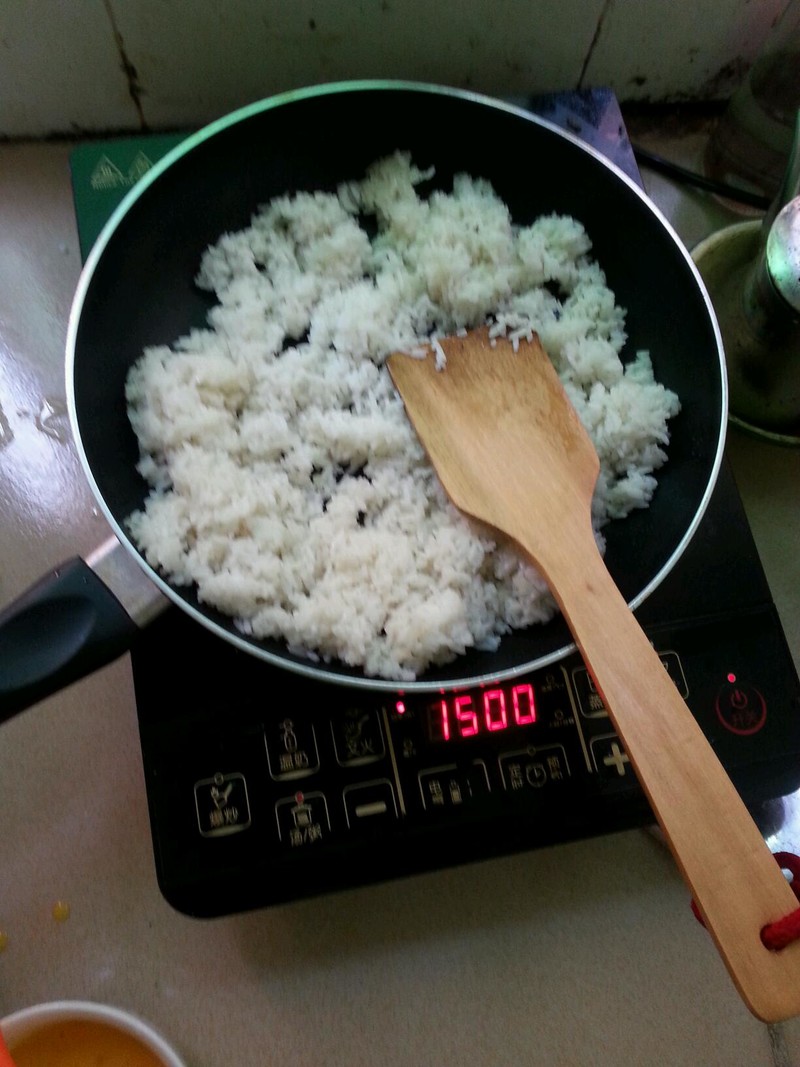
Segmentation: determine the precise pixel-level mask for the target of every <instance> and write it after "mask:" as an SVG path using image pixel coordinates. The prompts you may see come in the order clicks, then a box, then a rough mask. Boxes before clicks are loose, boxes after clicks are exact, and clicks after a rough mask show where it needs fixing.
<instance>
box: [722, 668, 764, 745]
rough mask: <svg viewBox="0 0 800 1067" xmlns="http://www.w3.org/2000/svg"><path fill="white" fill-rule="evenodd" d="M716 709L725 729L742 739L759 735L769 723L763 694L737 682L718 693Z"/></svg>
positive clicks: (750, 686) (724, 687) (725, 686)
mask: <svg viewBox="0 0 800 1067" xmlns="http://www.w3.org/2000/svg"><path fill="white" fill-rule="evenodd" d="M716 708H717V717H718V718H719V721H720V722H721V723H722V725H723V726H724V727H725V729H726V730H730V731H731V733H733V734H739V736H741V737H749V736H750V734H756V733H758V731H759V730H760V729H761V728H762V726H763V725H764V723H765V722H766V721H767V703H766V701H765V700H764V697H763V696H762V695H761V693H759V691H758V690H757V689H756V688H755V687H754V686H752V685H747V684H746V683H742V682H739V681H736V680H734V681H733V682H731V683H730V684H729V685H724V686H723V687H722V689H720V691H719V692H718V693H717V700H716Z"/></svg>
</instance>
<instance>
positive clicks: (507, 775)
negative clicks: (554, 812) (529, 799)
mask: <svg viewBox="0 0 800 1067" xmlns="http://www.w3.org/2000/svg"><path fill="white" fill-rule="evenodd" d="M500 774H501V775H502V778H503V788H504V789H506V790H507V791H508V792H509V793H518V792H520V791H521V790H530V789H543V788H544V787H545V786H549V785H554V784H557V783H559V782H563V781H565V780H566V779H567V778H569V777H570V770H569V763H568V762H567V754H566V752H565V751H564V749H563V747H562V746H561V745H546V746H544V747H542V748H535V747H533V746H531V747H530V748H525V749H522V750H520V751H518V752H507V753H506V754H505V755H502V756H501V757H500Z"/></svg>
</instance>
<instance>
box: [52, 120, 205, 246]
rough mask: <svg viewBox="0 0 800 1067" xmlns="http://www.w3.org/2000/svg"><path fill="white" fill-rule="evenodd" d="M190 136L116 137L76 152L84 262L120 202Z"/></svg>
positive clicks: (74, 191)
mask: <svg viewBox="0 0 800 1067" xmlns="http://www.w3.org/2000/svg"><path fill="white" fill-rule="evenodd" d="M187 136H188V132H187V133H164V134H146V135H143V136H139V137H115V138H113V139H111V140H104V141H86V142H84V143H83V144H81V145H78V147H77V148H75V149H74V150H73V151H72V153H71V155H70V172H71V176H72V196H73V200H74V203H75V214H76V216H77V219H78V240H79V242H80V249H81V258H82V259H83V260H84V261H85V260H86V257H87V256H88V255H89V252H90V250H91V247H92V245H93V244H94V243H95V241H96V240H97V238H98V236H99V234H100V231H101V230H102V229H103V227H104V226H105V224H106V222H107V221H108V219H109V217H110V215H111V214H112V212H113V211H114V209H115V208H116V206H117V205H118V204H119V203H120V201H121V200H122V199H123V198H124V197H125V196H126V195H127V194H128V193H129V192H130V190H131V189H132V188H133V187H134V185H136V183H137V182H138V181H139V179H140V178H141V177H142V176H143V175H144V174H146V173H147V171H148V170H150V168H151V167H152V166H153V164H154V163H156V162H158V160H159V159H161V157H162V156H164V155H166V153H167V152H169V151H170V149H172V148H174V147H175V145H177V144H180V142H181V141H183V140H184V138H185V137H187Z"/></svg>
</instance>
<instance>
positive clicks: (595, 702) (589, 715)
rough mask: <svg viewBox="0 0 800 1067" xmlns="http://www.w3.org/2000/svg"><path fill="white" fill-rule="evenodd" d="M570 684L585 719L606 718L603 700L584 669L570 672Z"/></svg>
mask: <svg viewBox="0 0 800 1067" xmlns="http://www.w3.org/2000/svg"><path fill="white" fill-rule="evenodd" d="M572 684H573V685H574V686H575V695H576V697H577V698H578V707H579V708H580V709H581V714H582V715H583V716H584V718H586V719H599V718H603V717H605V718H608V711H607V710H606V706H605V703H604V701H603V698H602V697H601V696H600V694H599V693H598V692H597V688H596V687H595V684H594V681H593V680H592V676H591V674H589V672H588V671H587V669H586V668H585V667H576V668H575V670H574V671H573V672H572Z"/></svg>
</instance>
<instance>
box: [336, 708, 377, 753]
mask: <svg viewBox="0 0 800 1067" xmlns="http://www.w3.org/2000/svg"><path fill="white" fill-rule="evenodd" d="M331 732H332V733H333V746H334V748H335V750H336V759H337V762H338V763H339V764H341V766H342V767H358V766H361V765H363V764H365V763H374V762H375V761H376V760H379V759H381V758H382V757H383V755H384V754H385V748H384V745H383V731H382V730H381V723H380V719H379V718H378V711H377V709H375V708H369V709H366V710H365V709H364V708H359V707H350V708H346V709H345V710H344V711H343V712H342V714H341V715H340V717H339V718H337V719H334V720H333V721H332V722H331Z"/></svg>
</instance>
